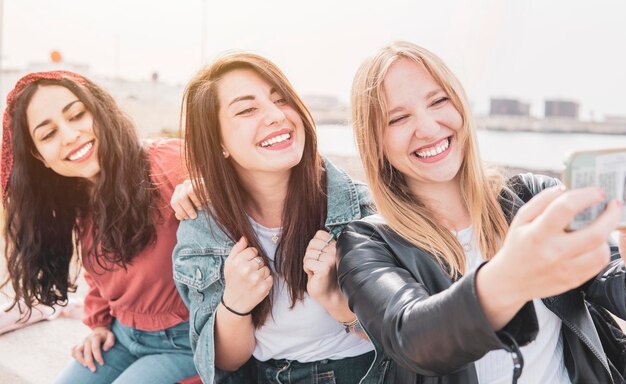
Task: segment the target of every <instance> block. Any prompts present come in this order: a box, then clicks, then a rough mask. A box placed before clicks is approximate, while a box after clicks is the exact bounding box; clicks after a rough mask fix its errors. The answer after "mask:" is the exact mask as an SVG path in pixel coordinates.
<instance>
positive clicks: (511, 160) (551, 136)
mask: <svg viewBox="0 0 626 384" xmlns="http://www.w3.org/2000/svg"><path fill="white" fill-rule="evenodd" d="M478 143H479V146H480V153H481V155H482V158H483V160H486V161H489V162H492V163H494V164H497V165H503V166H511V167H519V168H525V169H534V170H551V171H556V172H559V171H561V170H562V169H563V168H564V166H563V161H564V160H565V159H566V158H567V156H568V154H569V153H571V152H573V151H575V150H584V149H599V148H615V147H626V135H598V134H578V133H577V134H573V133H572V134H563V133H537V132H502V131H485V130H480V131H478ZM318 145H319V148H320V151H321V152H322V153H325V154H332V155H340V156H358V151H357V148H356V143H355V141H354V136H353V134H352V129H351V128H349V127H347V126H343V125H321V126H319V127H318Z"/></svg>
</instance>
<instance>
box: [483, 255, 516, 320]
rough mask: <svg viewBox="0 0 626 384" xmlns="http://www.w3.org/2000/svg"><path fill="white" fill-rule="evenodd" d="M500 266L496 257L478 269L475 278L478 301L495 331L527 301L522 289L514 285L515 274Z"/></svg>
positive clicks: (504, 266)
mask: <svg viewBox="0 0 626 384" xmlns="http://www.w3.org/2000/svg"><path fill="white" fill-rule="evenodd" d="M500 264H501V263H498V261H497V257H496V258H494V259H492V260H491V261H489V262H487V263H486V264H485V265H483V266H482V267H481V268H479V270H478V271H477V272H476V276H475V279H476V280H475V284H476V295H477V296H478V301H479V303H480V305H481V307H482V309H483V312H484V313H485V316H486V317H487V320H489V323H490V324H491V326H492V327H493V329H494V330H496V331H497V330H500V329H502V328H503V327H504V326H505V325H506V324H507V323H508V322H509V321H510V320H511V319H512V318H513V317H514V316H515V314H516V313H517V312H518V311H519V310H520V308H522V307H523V306H524V304H525V303H526V302H527V301H528V299H526V297H525V295H524V292H523V287H522V286H520V285H519V284H516V277H515V276H514V275H515V273H516V272H515V271H511V270H510V268H507V266H506V265H500ZM509 272H512V273H511V274H509Z"/></svg>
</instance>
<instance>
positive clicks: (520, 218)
mask: <svg viewBox="0 0 626 384" xmlns="http://www.w3.org/2000/svg"><path fill="white" fill-rule="evenodd" d="M564 192H565V190H564V189H563V187H562V186H560V185H559V186H555V187H552V188H547V189H544V190H543V191H541V192H540V193H538V194H537V195H535V196H534V197H533V198H532V199H530V201H529V202H528V203H526V204H524V205H523V206H522V207H521V208H520V209H519V211H518V212H517V214H516V215H515V218H514V219H513V223H520V224H525V223H530V222H531V221H533V220H535V218H537V216H539V215H540V214H541V213H543V211H544V210H545V209H546V207H547V206H548V205H549V204H550V203H552V202H553V201H554V200H555V199H556V198H557V197H559V196H561V195H562V194H563V193H564ZM512 225H513V224H512Z"/></svg>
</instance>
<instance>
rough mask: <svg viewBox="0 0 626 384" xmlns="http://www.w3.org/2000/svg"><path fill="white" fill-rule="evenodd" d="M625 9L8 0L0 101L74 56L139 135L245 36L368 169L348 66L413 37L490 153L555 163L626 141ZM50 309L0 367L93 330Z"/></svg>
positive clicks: (534, 4) (322, 134) (497, 159)
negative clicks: (440, 69) (464, 106)
mask: <svg viewBox="0 0 626 384" xmlns="http://www.w3.org/2000/svg"><path fill="white" fill-rule="evenodd" d="M624 15H626V2H624V1H621V0H596V1H593V2H589V1H583V0H551V1H542V0H524V1H519V0H473V1H463V0H437V1H422V0H419V1H418V0H412V1H410V0H384V1H371V0H360V1H356V0H352V1H347V0H345V1H337V0H335V1H331V0H316V1H302V0H299V1H293V0H291V1H287V0H266V1H244V0H231V1H209V0H184V1H173V0H132V1H122V0H106V1H104V0H89V1H85V0H57V1H47V0H0V111H2V110H4V107H5V96H6V93H7V92H8V91H9V90H10V89H11V88H12V87H13V86H14V84H15V82H16V81H17V79H18V78H19V77H21V76H22V75H24V74H26V73H28V72H32V71H42V70H51V69H68V70H72V71H76V72H79V73H82V74H84V75H85V76H87V77H89V78H91V79H92V80H94V81H96V82H97V83H99V84H101V85H102V86H104V87H105V88H106V89H107V90H109V91H110V92H111V93H112V94H113V96H114V97H115V98H116V100H117V101H118V102H119V103H120V104H121V105H122V107H123V108H124V109H125V110H126V112H128V114H129V115H130V116H131V117H132V118H133V119H134V121H135V122H136V125H137V127H138V129H139V131H140V134H141V135H142V136H143V137H154V136H175V135H177V134H178V131H179V121H180V104H181V98H182V93H183V90H184V86H185V84H186V82H187V81H188V80H189V79H190V78H191V77H192V76H193V75H194V74H195V72H196V71H198V70H199V69H200V68H201V67H202V66H203V65H204V64H206V63H208V62H209V61H210V60H211V58H212V57H214V56H215V55H217V54H218V53H220V52H223V51H225V50H234V49H237V50H249V51H253V52H256V53H259V54H262V55H264V56H266V57H268V58H270V59H271V60H273V61H274V62H275V63H276V64H278V66H279V67H280V68H282V69H283V71H284V72H285V73H286V75H287V77H288V78H289V79H290V80H291V81H292V83H293V85H294V86H295V88H296V90H297V91H298V92H299V93H300V95H302V96H303V98H304V100H305V102H306V104H307V105H308V107H309V108H310V109H311V111H312V112H313V115H314V117H315V119H316V121H317V123H318V132H319V144H320V150H321V152H322V153H323V154H325V155H328V156H330V157H331V158H333V160H335V161H336V162H338V163H340V165H341V166H343V167H344V168H347V169H348V170H349V172H350V173H352V174H353V175H354V176H355V177H357V178H362V170H361V168H360V163H359V161H358V158H357V151H356V146H355V145H354V140H353V138H352V131H351V129H350V122H349V119H350V113H349V111H350V106H349V100H350V87H351V83H352V78H353V76H354V74H355V72H356V70H357V68H358V66H359V64H360V63H361V62H362V61H363V60H364V59H365V58H366V57H368V56H369V55H371V54H372V53H373V52H375V51H376V50H377V49H379V48H380V47H382V46H383V45H385V44H387V43H389V42H391V41H394V40H409V41H412V42H415V43H417V44H419V45H422V46H424V47H426V48H428V49H430V50H431V51H433V52H435V53H436V54H438V55H439V56H441V57H442V58H443V60H444V61H445V62H446V63H447V64H448V65H449V67H450V68H451V69H452V71H453V72H455V73H456V75H457V76H458V77H459V78H460V80H461V82H462V84H464V86H465V87H466V91H467V93H468V95H469V98H470V100H471V104H472V107H473V110H474V112H475V115H476V117H477V120H478V126H479V132H478V138H479V143H480V146H481V151H482V154H483V158H484V159H485V160H487V161H489V162H491V163H494V164H496V165H499V166H502V167H503V168H505V170H506V171H507V172H517V171H519V170H531V171H536V172H544V173H549V174H552V175H559V173H560V172H561V170H562V169H563V160H564V159H565V158H566V156H567V155H568V153H570V152H571V151H573V150H580V149H589V148H604V147H619V146H622V147H626V97H625V96H624V93H625V90H626V52H625V49H624V42H625V41H626V23H624ZM0 245H1V244H0ZM0 278H3V273H2V270H1V268H0ZM79 287H82V288H84V283H82V284H81V283H79ZM79 294H80V291H79ZM2 303H3V299H2V298H0V304H2ZM1 315H2V314H0V316H1ZM0 320H1V319H0ZM44 323H47V324H43V325H42V324H41V323H40V324H38V325H36V326H33V327H28V328H25V329H24V330H23V331H20V332H11V333H7V334H6V335H4V336H2V339H1V340H0V382H2V383H4V382H7V383H9V382H10V383H42V382H49V381H50V380H51V377H53V375H54V374H55V373H56V372H58V370H60V369H61V367H62V366H63V365H64V364H65V362H66V361H67V360H68V359H69V348H70V346H71V345H72V344H74V343H75V342H76V341H78V340H80V339H81V338H82V337H83V336H84V335H85V333H86V329H85V328H83V327H82V325H81V324H80V322H79V321H78V320H75V319H64V318H59V319H57V320H55V322H44ZM53 323H54V324H55V325H54V326H52V325H51V324H53ZM34 367H37V368H34Z"/></svg>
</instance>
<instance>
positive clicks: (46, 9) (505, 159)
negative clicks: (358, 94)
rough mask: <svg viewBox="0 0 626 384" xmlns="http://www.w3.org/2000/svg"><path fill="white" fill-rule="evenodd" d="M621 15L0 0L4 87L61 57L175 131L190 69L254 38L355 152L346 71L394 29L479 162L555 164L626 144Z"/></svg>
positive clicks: (339, 151)
mask: <svg viewBox="0 0 626 384" xmlns="http://www.w3.org/2000/svg"><path fill="white" fill-rule="evenodd" d="M625 14H626V3H624V2H623V1H618V0H598V1H595V2H587V1H571V0H553V1H549V2H546V1H541V0H526V1H515V0H474V1H471V2H468V1H462V0H440V1H436V2H434V1H408V0H386V1H370V0H364V1H330V0H318V1H287V0H272V1H264V2H252V1H243V0H239V1H237V0H235V1H228V2H226V1H219V2H218V1H209V0H185V1H176V2H175V1H166V0H160V1H154V0H152V1H149V0H134V1H121V0H107V1H103V0H91V1H80V0H63V1H54V2H52V1H45V0H0V29H1V32H0V75H1V76H0V93H1V94H3V95H4V94H6V92H8V90H9V89H11V88H12V87H13V85H14V83H15V81H16V80H17V78H19V77H20V76H21V75H23V74H24V73H26V72H29V71H35V70H47V69H53V68H66V69H70V70H74V71H78V72H80V73H83V74H85V75H86V76H88V77H90V78H93V79H94V80H95V81H97V82H99V83H100V84H101V85H103V86H104V87H105V88H107V89H108V90H109V91H110V92H111V93H112V94H113V95H114V96H115V97H116V99H117V100H118V101H119V102H120V103H121V104H122V105H123V107H124V108H125V109H126V111H127V112H128V113H129V114H130V115H131V116H132V117H133V118H134V120H135V121H136V123H137V125H138V127H139V129H140V130H141V133H142V135H145V136H154V135H172V134H176V133H177V131H178V125H179V109H180V101H181V96H182V92H183V89H184V85H185V83H186V82H187V81H188V80H189V79H190V78H191V77H192V76H193V74H194V73H195V72H196V71H197V70H199V69H200V68H201V67H202V66H203V65H204V64H206V63H207V62H208V61H210V60H211V58H212V57H213V56H215V55H216V54H218V53H220V52H223V51H225V50H232V49H244V50H251V51H253V52H256V53H260V54H262V55H265V56H267V57H269V58H270V59H272V60H273V61H275V62H276V63H277V64H278V65H279V66H280V67H281V68H282V69H283V70H284V71H285V73H286V74H287V76H288V78H289V79H290V80H291V81H292V82H293V84H294V86H295V87H296V89H297V90H298V92H299V93H300V94H301V95H302V96H304V98H305V101H306V102H307V105H308V106H309V107H310V109H311V110H312V111H313V114H314V115H315V117H316V120H317V122H318V125H319V126H320V145H321V150H322V152H324V153H326V154H329V155H339V156H347V157H351V156H355V155H356V149H355V146H354V145H353V141H352V139H351V138H352V133H351V132H350V130H349V129H345V127H347V126H349V96H350V87H351V83H352V78H353V76H354V73H355V72H356V70H357V68H358V66H359V64H360V63H361V62H362V61H363V60H364V59H365V58H366V57H367V56H369V55H371V54H372V53H373V52H374V51H376V50H377V49H378V48H380V47H382V46H383V45H385V44H386V43H389V42H391V41H393V40H398V39H403V40H409V41H412V42H415V43H418V44H420V45H423V46H424V47H426V48H428V49H430V50H432V51H433V52H435V53H436V54H438V55H440V56H441V57H442V58H443V59H444V61H445V62H446V63H447V64H448V65H449V66H450V67H451V69H452V70H453V71H454V72H455V73H456V74H457V76H458V77H459V78H460V80H461V82H462V83H463V84H464V86H465V87H466V90H467V92H468V95H469V97H470V99H471V102H472V106H473V109H474V112H475V114H476V115H477V117H478V120H479V127H480V128H481V129H482V130H481V132H480V133H479V139H480V142H481V150H482V152H483V156H484V158H485V159H486V160H488V161H491V162H494V163H496V164H498V165H503V166H511V167H517V168H527V169H532V170H539V171H549V172H558V171H560V170H561V169H562V163H563V159H564V158H565V157H566V155H567V153H569V152H570V151H572V150H575V149H583V148H598V147H607V146H626V138H625V137H626V136H624V134H625V133H626V110H625V106H626V98H625V97H624V89H625V88H626V53H625V52H624V48H623V42H624V41H626V23H624V22H623V20H624V17H623V16H624V15H625ZM1 99H2V101H1V102H0V107H3V104H4V97H2V98H1Z"/></svg>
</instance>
